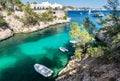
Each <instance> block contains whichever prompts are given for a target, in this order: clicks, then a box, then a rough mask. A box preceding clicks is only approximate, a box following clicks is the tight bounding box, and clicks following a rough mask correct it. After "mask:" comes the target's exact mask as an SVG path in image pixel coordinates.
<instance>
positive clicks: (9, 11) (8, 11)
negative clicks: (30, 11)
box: [6, 8, 12, 16]
mask: <svg viewBox="0 0 120 81" xmlns="http://www.w3.org/2000/svg"><path fill="white" fill-rule="evenodd" d="M6 10H7V15H8V16H9V15H11V14H12V11H11V9H10V8H7V9H6Z"/></svg>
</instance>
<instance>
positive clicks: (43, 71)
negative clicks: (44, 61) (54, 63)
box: [34, 64, 53, 77]
mask: <svg viewBox="0 0 120 81" xmlns="http://www.w3.org/2000/svg"><path fill="white" fill-rule="evenodd" d="M34 68H35V70H36V71H37V72H38V73H40V74H41V75H43V76H44V77H49V76H51V75H52V73H53V71H52V70H51V69H49V68H47V67H46V66H44V65H41V64H35V65H34Z"/></svg>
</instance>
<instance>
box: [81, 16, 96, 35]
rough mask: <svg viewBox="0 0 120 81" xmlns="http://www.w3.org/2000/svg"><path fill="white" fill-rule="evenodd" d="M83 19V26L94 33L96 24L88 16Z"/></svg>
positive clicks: (91, 33)
mask: <svg viewBox="0 0 120 81" xmlns="http://www.w3.org/2000/svg"><path fill="white" fill-rule="evenodd" d="M83 21H84V22H83V27H84V28H85V29H86V30H87V31H88V33H89V34H90V35H93V34H94V32H95V30H96V27H95V25H94V24H93V23H92V22H91V21H90V19H89V18H88V17H87V18H85V19H84V20H83Z"/></svg>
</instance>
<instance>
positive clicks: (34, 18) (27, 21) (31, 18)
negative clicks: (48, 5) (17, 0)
mask: <svg viewBox="0 0 120 81" xmlns="http://www.w3.org/2000/svg"><path fill="white" fill-rule="evenodd" d="M24 12H25V15H24V16H23V18H22V19H21V21H22V22H23V23H24V25H35V24H38V23H39V15H38V14H37V13H35V12H33V11H32V9H31V8H30V7H29V5H27V6H26V7H25V10H24Z"/></svg>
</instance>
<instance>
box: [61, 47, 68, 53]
mask: <svg viewBox="0 0 120 81" xmlns="http://www.w3.org/2000/svg"><path fill="white" fill-rule="evenodd" d="M59 49H60V51H62V52H68V49H66V48H64V47H60V48H59Z"/></svg>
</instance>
